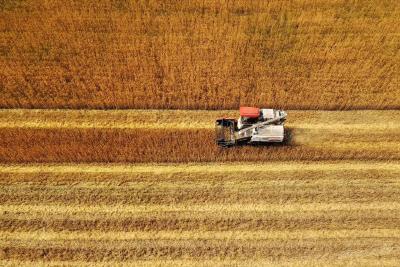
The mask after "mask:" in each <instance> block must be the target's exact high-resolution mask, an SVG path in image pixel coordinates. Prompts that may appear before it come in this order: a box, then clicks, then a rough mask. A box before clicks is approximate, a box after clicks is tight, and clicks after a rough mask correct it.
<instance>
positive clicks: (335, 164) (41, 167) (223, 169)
mask: <svg viewBox="0 0 400 267" xmlns="http://www.w3.org/2000/svg"><path fill="white" fill-rule="evenodd" d="M338 169H340V170H359V169H364V170H395V171H399V170H400V162H399V161H386V162H382V161H357V160H355V161H319V162H312V161H288V162H281V161H276V162H268V163H260V162H257V163H245V162H242V163H241V162H238V163H235V164H233V163H203V164H201V163H200V164H199V163H191V164H179V163H178V164H95V163H94V164H82V163H77V164H0V173H38V172H42V173H154V174H166V173H193V172H197V173H198V172H202V173H232V172H251V171H257V172H280V171H288V170H293V171H294V170H301V171H305V170H308V171H329V170H338Z"/></svg>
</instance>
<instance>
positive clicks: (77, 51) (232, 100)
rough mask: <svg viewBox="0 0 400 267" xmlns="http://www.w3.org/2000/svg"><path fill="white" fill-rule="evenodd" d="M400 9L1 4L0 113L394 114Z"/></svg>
mask: <svg viewBox="0 0 400 267" xmlns="http://www.w3.org/2000/svg"><path fill="white" fill-rule="evenodd" d="M399 3H400V2H399V1H390V0H389V1H381V0H357V1H347V0H332V1H323V0H296V1H281V0H272V1H263V0H255V1H245V0H236V1H231V0H218V1H214V0H193V1H170V0H168V1H139V0H112V1H108V0H107V1H106V0H101V1H98V0H87V1H61V0H52V1H35V0H24V1H13V0H3V1H0V107H3V108H13V107H26V108H32V107H37V108H66V107H68V108H85V107H88V108H189V109H227V108H237V107H238V106H239V105H257V106H272V107H284V108H287V109H363V108H368V109H385V108H399V107H400V97H399V96H400V91H399V75H400V73H399V70H400V65H399V64H400V63H399V62H400V53H399V43H400V39H399V38H400V37H399V36H400V34H399V30H400V28H399V27H398V25H399V24H400V4H399Z"/></svg>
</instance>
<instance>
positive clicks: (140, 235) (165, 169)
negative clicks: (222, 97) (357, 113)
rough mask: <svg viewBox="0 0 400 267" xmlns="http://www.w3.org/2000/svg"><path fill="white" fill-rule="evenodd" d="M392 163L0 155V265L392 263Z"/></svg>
mask: <svg viewBox="0 0 400 267" xmlns="http://www.w3.org/2000/svg"><path fill="white" fill-rule="evenodd" d="M399 175H400V162H398V161H390V162H389V161H388V162H382V161H369V162H364V161H340V162H337V161H336V162H333V161H324V162H309V161H303V162H298V161H297V162H296V161H294V162H292V161H288V162H269V163H267V162H266V163H235V164H230V163H222V164H218V163H206V164H194V163H192V164H161V165H153V164H134V165H132V164H25V165H15V164H14V165H0V186H1V189H2V190H1V192H0V203H1V204H0V263H1V264H2V265H9V266H13V265H31V266H35V265H38V264H41V265H44V264H47V265H88V264H90V265H106V264H109V265H118V264H122V263H123V264H134V263H135V264H136V265H138V266H154V265H159V264H163V265H170V266H187V265H198V266H201V265H214V266H215V265H224V266H226V265H241V264H243V265H249V264H251V265H254V266H257V265H276V264H285V266H288V265H289V266H304V265H306V264H307V265H311V266H320V265H341V266H342V265H353V266H359V265H363V266H368V265H369V266H374V265H375V266H376V265H386V266H394V265H396V262H398V259H399V256H400V229H399V227H398V226H399V225H400V201H399V195H400V194H399V193H400V183H399V179H398V177H399Z"/></svg>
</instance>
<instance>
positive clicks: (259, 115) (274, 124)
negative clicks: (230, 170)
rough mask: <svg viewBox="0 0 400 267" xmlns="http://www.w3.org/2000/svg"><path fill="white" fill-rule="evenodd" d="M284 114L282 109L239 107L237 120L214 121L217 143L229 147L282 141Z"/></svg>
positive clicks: (223, 119)
mask: <svg viewBox="0 0 400 267" xmlns="http://www.w3.org/2000/svg"><path fill="white" fill-rule="evenodd" d="M286 116H287V114H286V112H285V111H283V110H276V109H259V108H253V107H241V108H240V117H239V119H238V120H236V119H231V118H222V119H218V120H217V121H216V122H215V129H216V137H217V140H216V141H217V144H218V145H220V146H224V147H229V146H234V145H240V144H265V143H282V142H283V140H284V136H285V131H284V128H283V125H284V122H285V119H286Z"/></svg>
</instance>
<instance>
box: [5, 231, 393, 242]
mask: <svg viewBox="0 0 400 267" xmlns="http://www.w3.org/2000/svg"><path fill="white" fill-rule="evenodd" d="M391 237H393V238H400V230H399V229H365V230H357V229H354V230H347V229H344V230H291V231H249V230H238V231H155V232H153V231H135V232H127V231H122V232H118V231H112V232H104V231H62V232H54V231H47V230H42V231H28V232H22V231H14V232H7V231H0V242H1V241H13V240H38V241H50V240H98V241H101V240H137V239H145V240H153V239H173V240H180V239H188V240H191V239H222V240H225V239H238V240H242V239H243V240H247V239H248V240H265V239H284V240H290V239H319V238H323V239H326V238H335V239H339V238H340V239H347V238H348V239H351V238H391Z"/></svg>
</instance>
